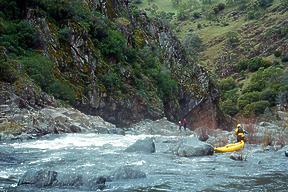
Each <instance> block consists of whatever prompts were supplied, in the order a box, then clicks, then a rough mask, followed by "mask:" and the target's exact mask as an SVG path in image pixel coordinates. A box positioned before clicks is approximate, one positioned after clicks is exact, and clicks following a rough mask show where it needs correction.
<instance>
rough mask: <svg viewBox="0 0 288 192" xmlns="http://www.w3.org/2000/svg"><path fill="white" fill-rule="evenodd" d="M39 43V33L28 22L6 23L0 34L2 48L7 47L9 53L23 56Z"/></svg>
mask: <svg viewBox="0 0 288 192" xmlns="http://www.w3.org/2000/svg"><path fill="white" fill-rule="evenodd" d="M37 41H38V37H37V33H36V31H35V29H34V28H33V26H32V25H31V24H30V23H29V22H28V21H20V22H18V23H12V22H6V23H5V24H4V29H3V32H2V34H0V46H1V45H2V46H4V47H6V49H7V51H8V53H11V52H12V53H16V54H22V53H23V52H24V50H28V49H31V48H34V47H35V46H36V42H37Z"/></svg>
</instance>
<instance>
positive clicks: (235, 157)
mask: <svg viewBox="0 0 288 192" xmlns="http://www.w3.org/2000/svg"><path fill="white" fill-rule="evenodd" d="M230 159H232V160H235V161H243V160H245V158H244V157H243V155H241V154H232V155H230Z"/></svg>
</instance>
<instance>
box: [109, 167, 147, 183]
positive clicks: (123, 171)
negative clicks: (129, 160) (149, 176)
mask: <svg viewBox="0 0 288 192" xmlns="http://www.w3.org/2000/svg"><path fill="white" fill-rule="evenodd" d="M145 177H146V174H145V173H144V172H142V171H140V170H136V169H133V168H132V167H129V166H123V167H120V168H118V169H117V170H115V171H114V172H113V173H112V176H111V179H112V180H122V179H138V178H145Z"/></svg>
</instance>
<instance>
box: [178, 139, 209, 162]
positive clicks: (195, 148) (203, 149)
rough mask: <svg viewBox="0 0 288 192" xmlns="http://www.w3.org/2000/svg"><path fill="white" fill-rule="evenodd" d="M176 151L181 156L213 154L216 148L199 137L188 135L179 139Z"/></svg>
mask: <svg viewBox="0 0 288 192" xmlns="http://www.w3.org/2000/svg"><path fill="white" fill-rule="evenodd" d="M174 153H175V154H176V155H178V156H180V157H193V156H205V155H213V153H214V148H213V147H212V146H211V145H210V144H208V143H205V142H202V141H199V140H198V138H197V137H186V138H182V139H181V140H180V141H179V143H178V145H177V146H176V147H175V148H174Z"/></svg>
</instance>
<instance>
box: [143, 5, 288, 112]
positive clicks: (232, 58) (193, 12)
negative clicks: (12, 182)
mask: <svg viewBox="0 0 288 192" xmlns="http://www.w3.org/2000/svg"><path fill="white" fill-rule="evenodd" d="M141 2H142V3H141ZM148 2H149V3H148ZM171 4H172V6H173V7H174V11H173V13H174V16H173V17H170V18H167V17H159V15H164V14H163V13H162V12H163V11H164V12H166V13H170V12H171V10H170V9H168V8H167V7H168V6H171ZM138 5H139V8H141V9H143V10H145V11H147V12H148V14H150V15H152V16H155V17H159V18H161V19H164V20H166V22H169V23H170V24H171V26H172V27H173V28H174V30H175V32H176V33H177V35H178V37H179V38H180V39H182V42H183V45H184V47H185V48H186V51H187V53H188V54H189V56H190V59H193V60H196V61H198V63H199V64H201V65H202V66H203V67H205V68H206V69H207V70H208V71H210V73H211V74H212V75H213V77H215V80H217V81H218V82H219V83H218V86H219V88H220V90H221V95H222V96H221V100H220V107H221V109H222V110H223V111H224V112H225V113H226V114H228V115H231V116H234V115H237V114H243V115H246V116H251V115H259V114H262V113H263V112H264V111H265V109H266V108H273V107H275V106H276V105H287V104H288V99H287V95H288V91H287V78H286V76H287V70H288V64H287V61H288V59H287V58H288V52H287V51H288V50H287V46H286V45H287V42H288V23H287V18H288V9H287V7H288V6H287V5H288V1H287V0H240V1H235V0H200V1H196V0H163V1H161V6H160V4H159V3H158V1H148V0H142V1H138ZM164 5H165V6H164ZM153 7H154V9H153ZM158 7H161V9H160V8H158ZM151 10H153V11H151ZM161 13H162V14H161Z"/></svg>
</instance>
